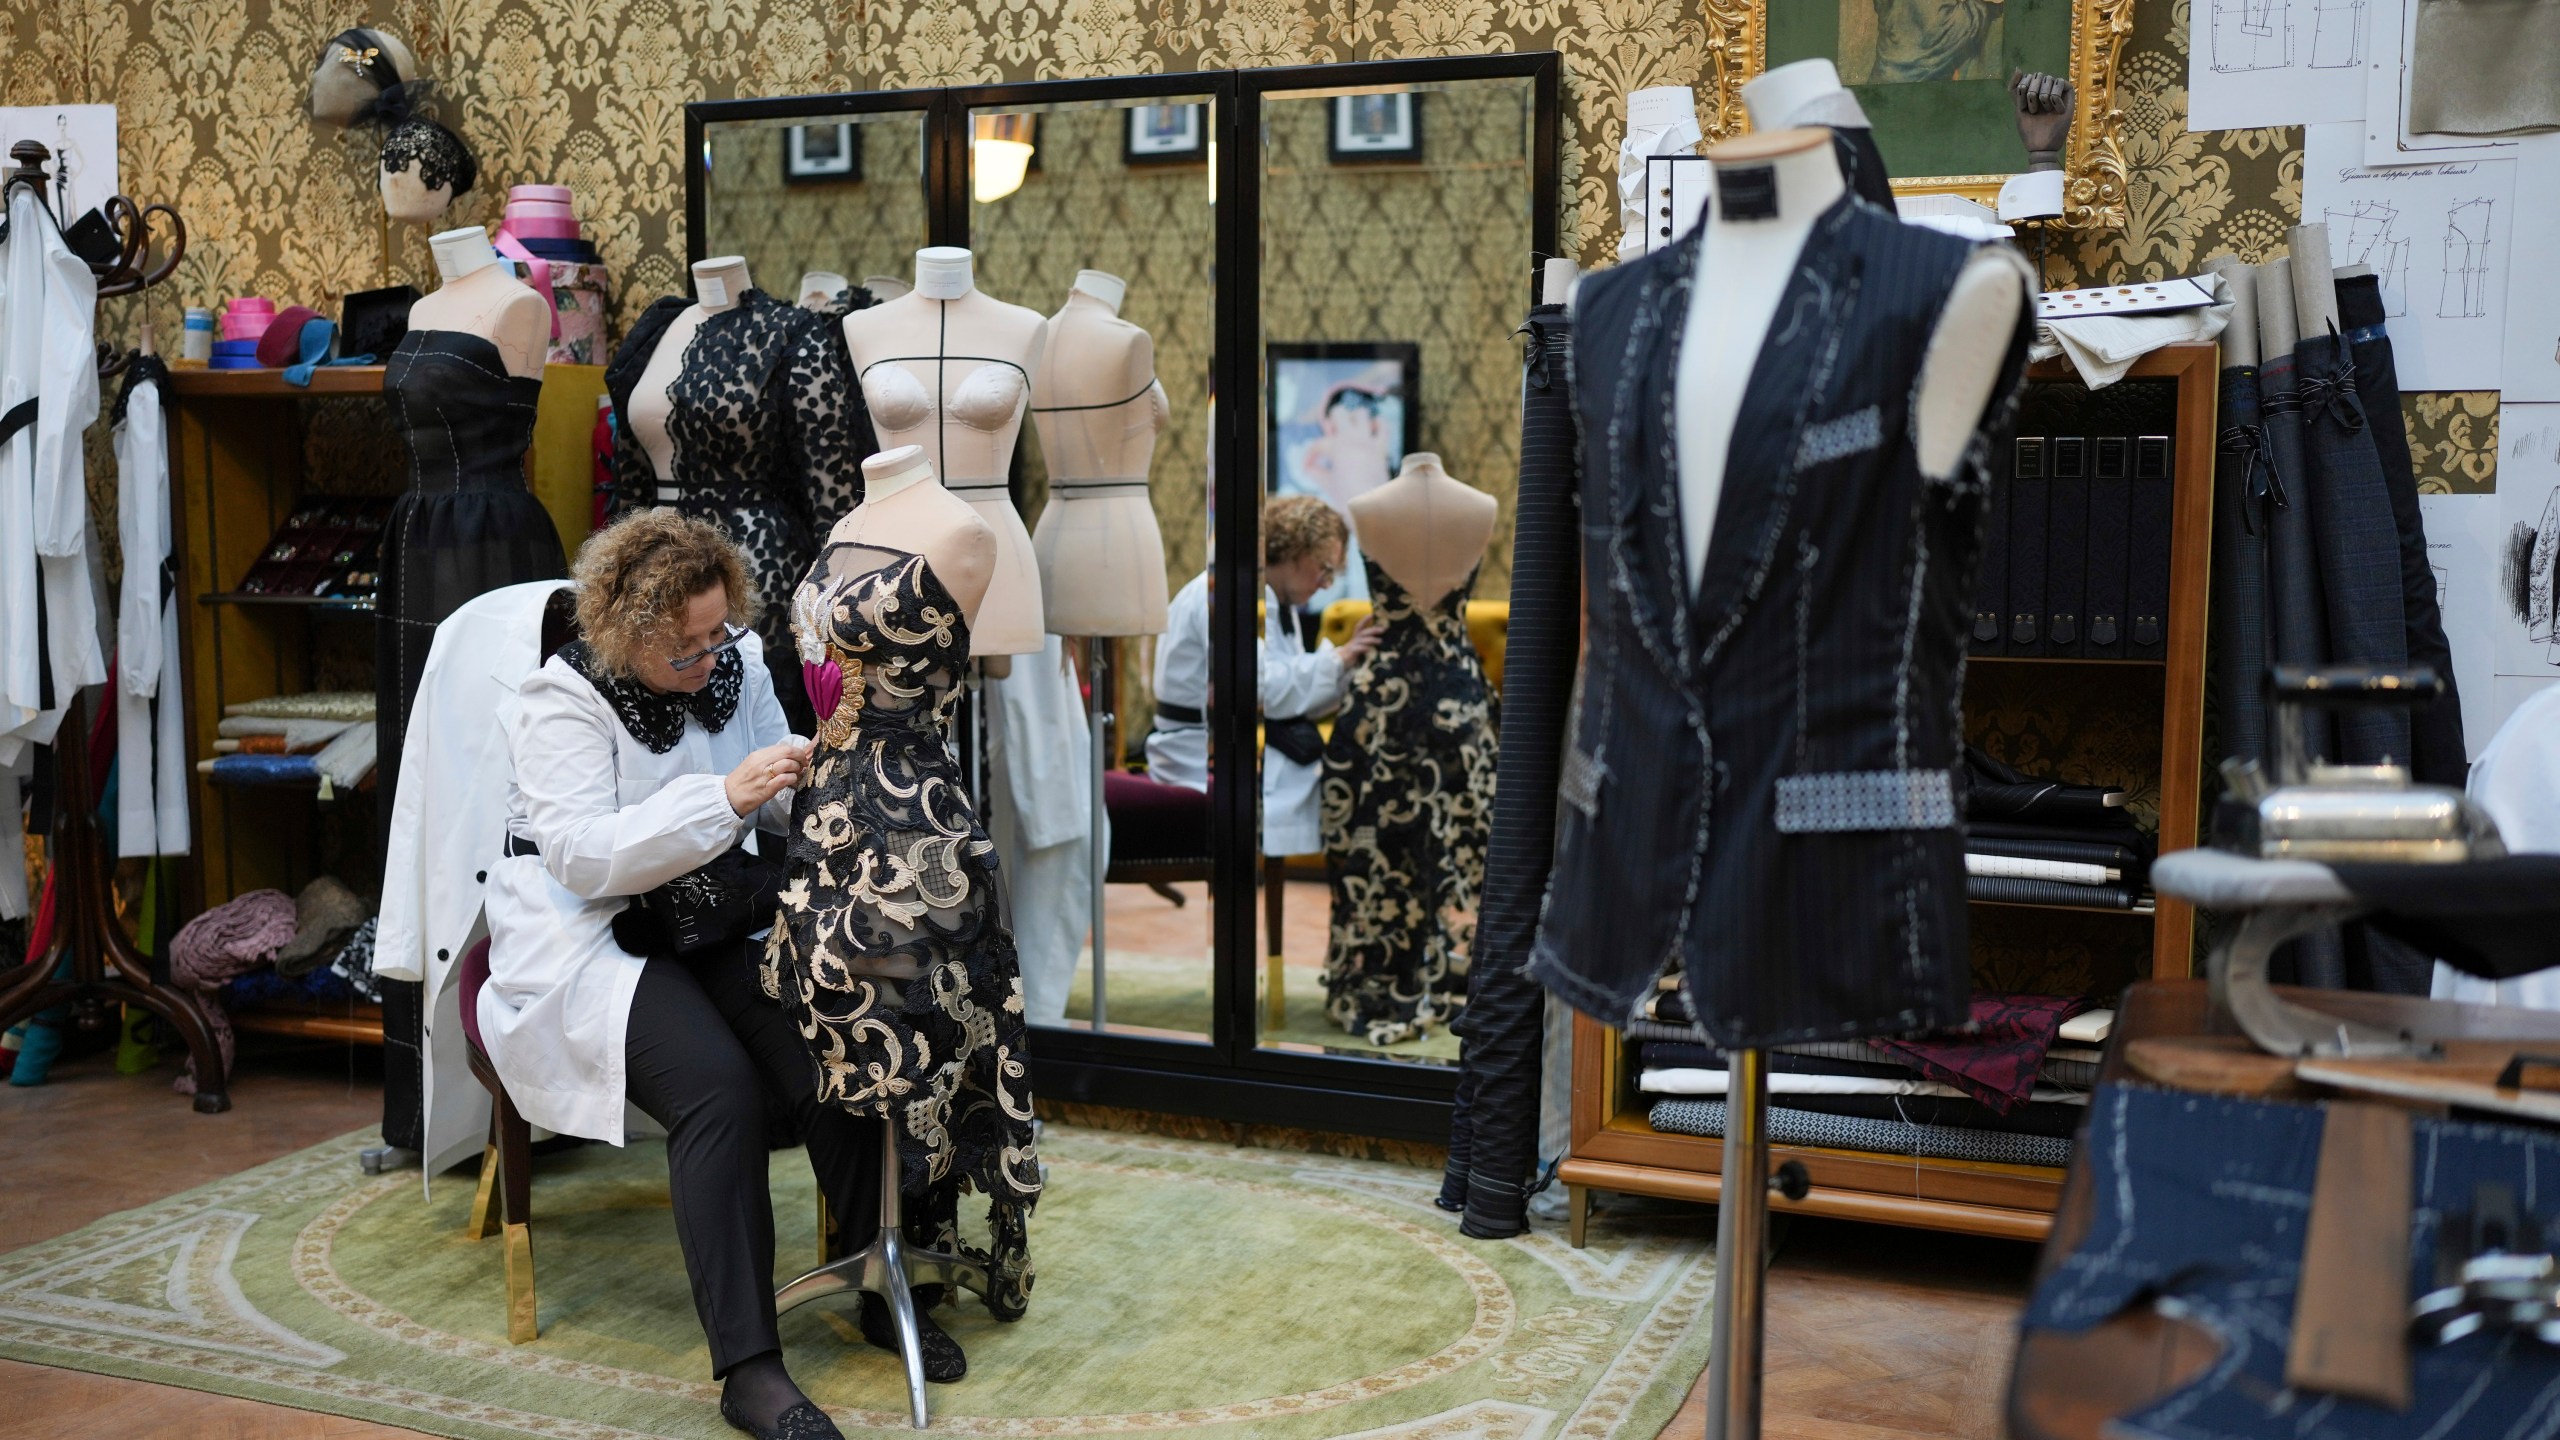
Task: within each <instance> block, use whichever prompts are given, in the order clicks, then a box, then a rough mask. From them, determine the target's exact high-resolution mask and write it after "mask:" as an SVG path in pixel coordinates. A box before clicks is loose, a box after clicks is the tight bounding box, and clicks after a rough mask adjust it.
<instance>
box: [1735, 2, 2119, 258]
mask: <svg viewBox="0 0 2560 1440" xmlns="http://www.w3.org/2000/svg"><path fill="white" fill-rule="evenodd" d="M1705 10H1706V16H1707V21H1708V29H1709V30H1710V32H1712V33H1711V34H1710V37H1709V38H1710V39H1711V40H1718V39H1721V40H1722V41H1724V42H1725V44H1726V45H1727V47H1728V48H1727V51H1726V53H1728V54H1732V55H1734V56H1736V57H1737V63H1735V64H1733V65H1732V66H1730V67H1729V68H1728V69H1726V70H1725V71H1724V72H1723V73H1722V74H1721V75H1719V76H1718V83H1717V86H1716V91H1717V93H1716V94H1715V96H1714V97H1713V101H1714V103H1713V104H1712V105H1709V104H1707V103H1704V101H1705V99H1706V97H1701V100H1702V103H1701V105H1700V110H1701V111H1702V114H1701V116H1700V118H1701V119H1702V120H1709V119H1712V122H1713V123H1712V124H1710V125H1709V126H1708V128H1709V130H1710V134H1711V136H1713V135H1716V134H1722V135H1736V134H1740V133H1742V132H1743V131H1744V130H1745V129H1747V128H1749V127H1748V125H1747V123H1746V121H1745V117H1744V111H1743V106H1742V95H1741V92H1742V87H1743V86H1744V85H1745V84H1747V83H1749V82H1750V81H1751V79H1752V78H1753V77H1755V76H1757V75H1759V74H1761V73H1762V72H1764V71H1767V70H1771V69H1775V68H1777V67H1778V66H1781V65H1789V64H1793V63H1795V62H1796V61H1799V60H1812V59H1827V60H1829V61H1831V62H1832V63H1833V64H1834V65H1835V66H1837V67H1838V68H1839V71H1840V79H1841V81H1842V83H1843V84H1845V85H1847V86H1848V88H1849V91H1850V93H1851V94H1853V95H1855V96H1856V97H1857V99H1858V105H1859V108H1861V109H1863V110H1865V111H1866V113H1867V118H1868V119H1869V120H1870V121H1872V122H1874V125H1875V138H1876V146H1877V148H1878V149H1880V150H1881V151H1883V152H1884V164H1885V170H1886V171H1887V173H1889V174H1891V175H1892V176H1893V177H1894V187H1893V188H1894V189H1895V190H1896V191H1897V192H1899V193H1903V194H1923V193H1943V192H1949V191H1952V192H1954V193H1957V194H1961V195H1966V196H1969V197H1971V198H1973V199H1977V200H1980V201H1982V202H1983V203H1985V204H1989V203H1990V202H1991V201H1992V200H1993V199H1994V198H1995V197H1996V196H1997V195H1998V193H1999V190H2000V186H2001V184H2002V182H2004V181H2006V180H2007V179H2008V178H2009V177H2010V176H2012V175H2015V174H2017V173H2018V172H2020V171H2022V170H2024V169H2026V165H2027V153H2026V147H2025V145H2024V144H2023V142H2021V141H2020V140H2019V138H2018V124H2017V115H2016V109H2015V106H2014V103H2013V102H2012V100H2011V99H2010V94H2009V83H2010V78H2011V76H2013V75H2014V74H2016V73H2017V72H2019V71H2026V72H2029V73H2041V74H2047V75H2059V76H2062V77H2063V78H2064V79H2066V80H2069V81H2070V82H2071V86H2072V91H2073V100H2072V117H2071V131H2070V135H2069V137H2068V140H2067V142H2066V144H2065V148H2064V152H2063V168H2064V171H2065V175H2064V182H2063V197H2064V206H2065V209H2064V214H2063V223H2064V224H2066V225H2070V226H2074V227H2089V226H2104V225H2120V224H2122V223H2123V221H2124V213H2125V212H2124V206H2125V160H2124V140H2123V124H2124V117H2123V115H2122V113H2121V112H2120V111H2119V110H2118V109H2117V107H2116V101H2115V92H2116V72H2117V68H2118V64H2119V62H2120V60H2121V59H2122V56H2123V52H2124V49H2125V45H2126V42H2127V40H2128V39H2129V37H2130V35H2131V32H2132V28H2133V0H1730V3H1727V0H1708V3H1707V5H1706V6H1705Z"/></svg>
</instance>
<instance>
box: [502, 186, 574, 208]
mask: <svg viewBox="0 0 2560 1440" xmlns="http://www.w3.org/2000/svg"><path fill="white" fill-rule="evenodd" d="M574 198H576V197H574V196H573V195H572V194H571V193H570V190H569V187H568V186H566V185H510V186H508V187H507V203H508V204H509V205H513V204H515V203H516V202H517V201H519V200H535V201H544V202H548V203H550V204H554V205H567V204H569V203H570V202H571V201H572V200H573V199H574Z"/></svg>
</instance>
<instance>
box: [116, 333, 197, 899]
mask: <svg viewBox="0 0 2560 1440" xmlns="http://www.w3.org/2000/svg"><path fill="white" fill-rule="evenodd" d="M160 390H161V382H160V381H158V380H157V379H152V380H142V381H137V382H136V383H135V384H134V386H133V388H132V389H131V390H130V391H128V392H127V393H126V395H125V402H124V407H125V408H124V419H123V421H122V422H121V423H119V424H118V425H117V426H116V430H115V451H116V530H117V534H118V537H119V538H120V539H121V540H122V542H123V544H124V588H123V592H122V594H120V595H119V596H118V597H117V601H116V769H117V774H118V775H119V777H120V778H119V779H118V780H117V782H116V852H117V854H119V855H123V856H128V857H130V856H143V855H184V854H186V853H187V849H188V830H187V778H188V777H187V741H186V728H185V727H186V710H187V706H186V690H185V687H184V685H183V683H182V682H181V681H180V679H179V677H178V597H177V594H176V592H174V591H172V592H171V593H169V594H167V595H163V594H162V593H161V590H162V588H163V586H162V578H161V570H162V567H163V566H164V565H165V564H166V562H167V561H168V558H169V550H170V537H169V431H168V422H167V420H166V419H165V418H164V417H163V416H162V413H161V404H160V400H161V396H160Z"/></svg>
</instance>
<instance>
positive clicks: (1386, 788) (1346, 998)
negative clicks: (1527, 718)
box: [1323, 561, 1494, 1045]
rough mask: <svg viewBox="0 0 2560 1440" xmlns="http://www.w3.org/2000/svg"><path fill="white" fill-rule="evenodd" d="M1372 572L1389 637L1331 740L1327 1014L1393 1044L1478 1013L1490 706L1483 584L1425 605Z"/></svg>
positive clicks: (1353, 687) (1358, 681)
mask: <svg viewBox="0 0 2560 1440" xmlns="http://www.w3.org/2000/svg"><path fill="white" fill-rule="evenodd" d="M1363 563H1364V564H1366V565H1367V566H1368V572H1369V598H1370V602H1371V604H1372V605H1373V606H1374V607H1375V608H1374V610H1373V612H1372V613H1374V614H1375V615H1376V616H1377V617H1378V619H1379V621H1380V623H1381V626H1382V629H1381V630H1380V632H1379V636H1378V648H1377V650H1376V651H1375V652H1373V653H1372V654H1371V655H1370V656H1369V659H1368V660H1367V662H1366V663H1364V664H1362V665H1361V666H1359V667H1358V668H1357V669H1355V670H1353V671H1352V672H1351V683H1350V686H1349V688H1348V689H1347V690H1346V691H1345V692H1344V695H1343V700H1342V708H1341V709H1340V710H1339V711H1337V712H1336V713H1335V715H1334V720H1333V738H1332V739H1331V740H1330V741H1329V742H1327V744H1326V745H1325V752H1324V789H1323V801H1324V852H1325V872H1326V876H1327V878H1328V879H1329V880H1330V881H1331V882H1332V889H1333V934H1332V939H1331V943H1330V944H1329V945H1328V946H1327V947H1326V951H1325V961H1324V991H1325V1015H1326V1017H1327V1018H1329V1019H1331V1020H1332V1021H1333V1023H1335V1024H1337V1025H1339V1026H1341V1027H1342V1028H1343V1029H1344V1030H1347V1031H1349V1032H1350V1033H1352V1034H1354V1035H1360V1036H1365V1037H1366V1038H1367V1039H1368V1041H1369V1042H1370V1043H1371V1044H1373V1045H1394V1044H1398V1043H1401V1042H1403V1041H1407V1040H1417V1039H1420V1038H1422V1037H1423V1036H1425V1035H1428V1034H1430V1033H1431V1031H1432V1030H1433V1028H1434V1027H1437V1026H1442V1025H1446V1024H1448V1023H1449V1022H1450V1021H1451V1020H1453V1019H1455V1018H1456V1016H1457V1014H1458V1011H1459V1010H1460V1009H1462V1008H1463V1007H1464V1006H1465V1005H1466V1003H1467V954H1468V951H1469V950H1470V948H1472V946H1473V944H1474V940H1475V925H1476V897H1477V894H1478V892H1479V891H1481V890H1482V888H1483V886H1484V856H1485V842H1486V839H1487V836H1488V833H1489V831H1490V829H1491V826H1492V824H1493V762H1494V726H1493V720H1494V713H1493V712H1494V699H1493V691H1492V688H1491V687H1490V686H1488V685H1487V684H1486V683H1485V678H1484V666H1483V663H1482V662H1481V661H1479V660H1478V659H1477V658H1476V650H1475V645H1474V643H1473V642H1471V641H1470V640H1469V639H1468V638H1467V592H1468V591H1469V590H1471V589H1473V588H1474V587H1475V578H1474V577H1473V576H1469V577H1468V579H1467V583H1466V584H1464V585H1460V586H1459V587H1458V588H1457V589H1455V590H1453V591H1451V592H1450V593H1449V594H1448V596H1447V597H1446V598H1444V599H1442V600H1441V601H1440V603H1439V604H1437V605H1432V606H1428V607H1425V606H1418V605H1416V604H1414V603H1413V597H1412V596H1411V595H1408V594H1407V593H1405V589H1404V587H1403V586H1401V585H1398V584H1397V583H1396V582H1395V581H1394V580H1392V579H1389V578H1388V576H1387V573H1386V572H1385V571H1383V570H1381V569H1379V568H1378V566H1377V564H1376V562H1374V561H1364V562H1363Z"/></svg>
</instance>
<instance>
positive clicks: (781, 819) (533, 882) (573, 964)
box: [401, 635, 791, 1145]
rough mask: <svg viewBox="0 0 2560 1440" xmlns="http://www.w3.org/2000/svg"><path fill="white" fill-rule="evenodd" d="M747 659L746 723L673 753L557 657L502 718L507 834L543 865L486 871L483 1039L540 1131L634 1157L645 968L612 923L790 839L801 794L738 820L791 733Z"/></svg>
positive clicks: (689, 726) (753, 661) (752, 640)
mask: <svg viewBox="0 0 2560 1440" xmlns="http://www.w3.org/2000/svg"><path fill="white" fill-rule="evenodd" d="M738 655H739V657H740V658H741V659H742V660H744V661H745V662H746V675H745V677H744V679H743V682H742V684H741V686H740V693H739V697H738V709H737V713H736V714H735V715H734V716H732V717H731V718H730V720H729V723H728V724H726V725H724V726H722V727H721V729H720V733H719V734H717V735H714V734H712V733H711V732H709V731H707V730H705V729H703V728H702V726H701V725H700V724H699V723H698V722H696V721H693V720H687V721H686V722H685V727H684V735H683V738H681V739H679V740H678V741H677V742H676V745H675V748H674V749H672V750H669V751H667V752H666V753H665V754H663V755H659V754H653V753H651V751H650V749H649V747H648V746H646V745H644V744H642V743H641V742H640V741H639V740H638V739H637V738H635V737H634V736H633V735H632V734H631V732H630V731H629V730H626V729H624V728H623V725H622V722H621V720H620V719H619V718H617V717H616V716H615V714H614V712H613V706H612V705H611V704H610V703H608V702H607V701H606V700H605V698H604V696H602V695H601V694H598V693H597V691H596V688H595V687H594V686H593V685H590V684H588V683H587V681H586V679H585V677H583V676H581V675H579V674H578V672H577V671H576V670H574V669H572V668H571V667H570V666H569V663H568V662H567V661H565V660H562V659H560V658H559V657H557V656H554V657H553V658H552V659H551V661H550V662H549V663H547V664H545V665H544V666H543V667H542V668H541V669H540V670H538V671H536V672H534V675H533V677H532V678H531V679H529V680H527V681H525V682H524V684H523V686H522V687H521V688H520V689H519V690H518V691H517V692H516V695H515V697H514V699H513V700H512V701H511V702H509V703H508V704H506V705H504V706H502V707H501V709H502V719H503V721H504V723H505V726H506V734H507V754H508V757H509V760H510V762H511V766H512V776H513V779H512V783H511V786H510V790H509V796H508V803H507V827H506V828H507V831H508V833H510V834H514V835H521V836H523V837H525V838H527V839H529V840H531V841H533V842H534V844H536V845H537V846H539V847H541V851H542V853H541V854H540V855H538V856H535V855H526V856H514V857H503V858H501V857H498V856H496V855H495V854H494V853H493V857H492V859H491V860H490V861H489V896H488V904H489V983H488V984H487V985H486V986H483V987H482V988H481V991H480V1039H481V1042H482V1044H484V1045H485V1046H487V1047H488V1051H489V1060H490V1062H491V1063H492V1064H494V1065H495V1066H496V1067H497V1070H498V1076H499V1078H500V1079H502V1080H504V1081H505V1082H506V1086H507V1096H508V1098H510V1099H512V1100H513V1101H515V1103H516V1108H517V1109H519V1110H521V1111H523V1112H524V1117H525V1118H526V1119H527V1120H530V1121H532V1122H533V1123H534V1124H536V1125H540V1126H543V1127H545V1128H547V1129H551V1130H556V1131H559V1132H560V1133H561V1134H563V1135H583V1136H585V1137H587V1138H588V1139H590V1140H602V1141H605V1142H607V1143H608V1144H613V1145H620V1144H621V1143H623V1137H624V1134H625V1126H624V1124H623V1109H624V1100H623V1088H624V1070H623V1039H624V1035H625V1033H626V1032H627V1031H628V1029H629V1028H630V1021H631V995H632V992H633V991H634V990H635V989H637V988H638V987H639V984H640V970H641V966H642V961H641V959H640V957H638V956H636V955H633V954H631V953H629V952H628V951H626V950H624V949H623V948H622V947H621V946H620V945H618V944H616V943H615V942H614V938H613V929H612V925H613V917H614V916H615V915H617V914H619V913H620V912H621V911H622V908H623V907H624V906H625V905H627V904H629V903H630V897H631V896H634V895H639V894H642V893H644V892H646V891H649V890H653V889H656V888H657V887H658V886H660V885H663V884H665V883H666V882H668V881H669V880H673V879H674V878H676V877H677V876H679V875H682V874H684V873H685V872H686V871H688V870H691V869H693V868H695V867H696V866H699V865H702V864H704V863H705V862H707V861H710V860H712V859H713V858H715V857H717V856H718V855H720V854H721V853H722V852H724V851H726V850H728V849H729V848H730V847H731V846H733V845H735V844H737V843H738V841H739V840H740V839H741V838H743V837H744V835H745V834H746V832H747V830H748V829H749V828H750V827H751V826H753V825H755V824H756V823H758V819H759V817H761V823H762V824H763V826H764V828H766V829H769V830H774V831H787V830H788V829H789V827H790V823H791V792H789V791H784V792H783V793H782V794H781V795H778V796H776V797H775V798H774V799H773V800H772V801H770V802H768V803H767V804H766V805H765V807H764V808H763V809H761V810H759V811H757V812H756V814H755V815H753V816H748V817H744V818H741V817H740V816H739V814H738V813H737V812H736V811H735V810H732V809H730V808H729V796H728V791H727V787H726V784H725V781H726V779H727V776H728V774H729V772H730V771H731V770H734V769H736V768H737V766H738V763H739V762H740V761H742V760H744V759H746V758H747V755H748V752H750V751H753V750H755V749H757V748H759V747H761V746H765V745H771V744H773V743H775V742H776V741H779V740H782V739H784V738H786V737H787V736H788V735H789V734H790V733H791V732H790V727H789V724H788V723H787V722H786V721H785V720H784V719H783V715H782V706H781V704H780V703H779V702H777V701H776V700H775V699H774V698H773V680H772V677H771V676H769V675H768V674H767V673H766V672H765V665H764V648H763V646H762V644H761V643H759V642H758V641H757V639H756V637H754V636H753V635H749V636H748V637H747V638H746V640H745V642H744V643H742V644H740V645H739V647H738ZM401 788H402V789H403V790H406V789H407V788H408V786H407V784H406V783H405V780H404V783H403V784H402V786H401ZM495 843H496V842H495V841H493V842H492V844H493V846H494V845H495Z"/></svg>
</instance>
